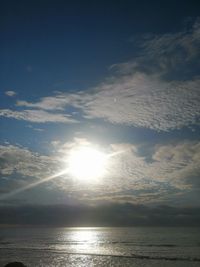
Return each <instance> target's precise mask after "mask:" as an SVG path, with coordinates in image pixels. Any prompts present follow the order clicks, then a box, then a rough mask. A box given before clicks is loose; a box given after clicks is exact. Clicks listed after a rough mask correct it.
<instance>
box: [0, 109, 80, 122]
mask: <svg viewBox="0 0 200 267" xmlns="http://www.w3.org/2000/svg"><path fill="white" fill-rule="evenodd" d="M0 116H1V117H6V118H13V119H16V120H25V121H30V122H36V123H45V122H54V123H76V122H77V120H75V119H73V118H71V115H69V114H63V113H53V112H47V111H44V110H34V109H33V110H32V109H30V110H29V109H27V110H22V111H16V110H11V109H0Z"/></svg>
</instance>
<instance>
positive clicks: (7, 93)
mask: <svg viewBox="0 0 200 267" xmlns="http://www.w3.org/2000/svg"><path fill="white" fill-rule="evenodd" d="M16 94H17V93H16V92H15V91H11V90H9V91H5V95H7V96H11V97H12V96H15V95H16Z"/></svg>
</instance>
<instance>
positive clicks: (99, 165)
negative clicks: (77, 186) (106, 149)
mask: <svg viewBox="0 0 200 267" xmlns="http://www.w3.org/2000/svg"><path fill="white" fill-rule="evenodd" d="M67 162H68V172H69V174H70V175H72V176H73V177H75V178H77V179H79V180H84V181H90V180H95V179H97V178H99V177H102V176H103V175H104V174H105V169H106V163H107V157H106V154H105V153H103V152H101V151H99V150H97V149H95V148H93V147H90V146H81V147H77V148H74V149H73V150H72V151H71V153H70V154H69V157H68V160H67Z"/></svg>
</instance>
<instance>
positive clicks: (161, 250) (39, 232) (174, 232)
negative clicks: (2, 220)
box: [0, 227, 200, 267]
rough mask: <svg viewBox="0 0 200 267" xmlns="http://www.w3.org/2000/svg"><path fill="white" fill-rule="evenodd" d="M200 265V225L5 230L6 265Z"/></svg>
mask: <svg viewBox="0 0 200 267" xmlns="http://www.w3.org/2000/svg"><path fill="white" fill-rule="evenodd" d="M10 261H22V262H24V263H25V264H27V266H30V267H44V266H49V267H53V266H56V267H60V266H63V267H64V266H66V267H67V266H71V267H86V266H87V267H93V266H100V267H102V266H113V267H114V266H117V267H118V266H122V267H128V266H129V267H131V266H135V267H147V266H148V267H158V266H159V267H162V266H163V267H172V266H176V267H178V266H180V267H190V266H194V267H197V266H200V228H176V227H174V228H173V227H170V228H166V227H165V228H164V227H163V228H160V227H151V228H149V227H132V228H45V227H42V228H39V227H37V228H36V227H35V228H32V227H30V228H28V227H25V228H20V227H16V228H14V227H9V228H6V227H1V228H0V266H4V265H5V264H6V263H8V262H10Z"/></svg>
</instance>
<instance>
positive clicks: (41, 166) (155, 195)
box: [0, 139, 200, 203]
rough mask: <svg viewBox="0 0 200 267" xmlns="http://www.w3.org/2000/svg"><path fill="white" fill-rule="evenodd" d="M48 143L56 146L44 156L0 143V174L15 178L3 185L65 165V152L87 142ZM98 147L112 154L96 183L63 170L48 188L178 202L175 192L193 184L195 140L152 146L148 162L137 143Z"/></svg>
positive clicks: (83, 195)
mask: <svg viewBox="0 0 200 267" xmlns="http://www.w3.org/2000/svg"><path fill="white" fill-rule="evenodd" d="M52 144H53V145H54V144H55V145H56V146H55V149H54V150H53V152H52V155H49V156H46V155H41V154H38V153H35V152H32V151H30V150H28V149H27V148H23V147H19V146H13V145H2V146H0V165H1V174H2V176H3V177H9V176H10V175H14V176H16V177H17V179H13V178H11V179H7V180H5V179H4V180H2V181H0V182H3V184H5V185H6V184H9V187H8V190H9V189H10V188H12V189H14V187H17V186H18V184H16V181H19V183H22V185H26V184H27V183H32V182H33V181H37V180H38V179H39V180H40V179H43V178H45V177H48V176H49V175H52V174H55V173H57V172H60V171H61V170H63V169H64V168H66V163H67V155H68V153H69V152H70V151H71V149H73V148H74V147H75V146H77V145H80V144H81V145H83V144H90V145H91V143H90V142H89V141H88V140H86V139H75V140H74V141H72V142H67V143H64V144H62V143H61V142H59V143H58V142H57V141H56V142H53V143H52ZM102 149H103V150H104V151H105V152H106V153H111V154H112V155H114V156H112V157H111V158H110V160H109V162H108V165H107V171H106V175H105V176H104V177H102V178H101V179H99V181H98V182H94V183H93V182H92V181H91V182H90V183H89V184H88V183H83V182H81V181H77V180H76V181H74V180H73V177H70V176H69V175H68V174H66V175H64V176H62V177H57V178H56V180H55V181H54V180H52V182H51V184H52V186H53V188H57V189H56V190H58V189H59V188H60V190H62V191H65V192H66V194H70V195H71V194H72V195H73V196H74V198H77V199H79V200H80V199H82V200H85V201H87V199H88V198H90V199H91V200H93V201H100V202H101V201H102V202H103V201H105V200H108V201H119V202H123V201H125V202H126V201H128V198H129V200H130V201H131V202H135V203H150V202H151V203H156V202H157V201H161V202H169V201H170V200H171V199H173V201H175V200H177V201H180V202H181V198H180V196H184V194H187V193H188V192H192V190H194V189H195V190H196V188H197V187H198V188H199V184H200V183H199V175H200V167H199V159H200V143H199V142H191V141H185V142H182V143H174V144H173V145H172V144H165V145H156V146H155V147H154V152H153V153H152V154H151V157H152V161H148V162H147V161H146V160H145V157H142V156H139V153H138V152H139V149H140V148H139V146H135V145H133V144H128V143H127V144H126V143H123V144H110V145H109V146H106V147H102ZM29 177H30V178H29ZM29 180H30V181H29ZM12 181H13V183H12ZM5 188H6V187H5ZM127 197H128V198H127ZM179 198H180V199H179Z"/></svg>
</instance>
